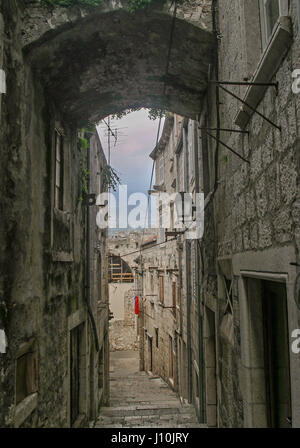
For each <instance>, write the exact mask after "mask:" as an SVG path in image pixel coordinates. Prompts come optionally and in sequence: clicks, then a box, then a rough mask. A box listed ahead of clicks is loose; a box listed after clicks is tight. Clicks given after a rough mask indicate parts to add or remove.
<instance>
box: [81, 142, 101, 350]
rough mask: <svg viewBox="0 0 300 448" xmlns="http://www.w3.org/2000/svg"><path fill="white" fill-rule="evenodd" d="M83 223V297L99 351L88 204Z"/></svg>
mask: <svg viewBox="0 0 300 448" xmlns="http://www.w3.org/2000/svg"><path fill="white" fill-rule="evenodd" d="M90 168H91V165H90V147H88V148H87V170H88V172H90ZM87 188H88V192H89V193H90V176H88V181H87ZM85 224H86V235H85V243H86V263H85V265H86V269H85V293H84V299H85V303H86V306H87V310H88V314H89V317H90V321H91V325H92V329H93V334H94V340H95V347H96V350H97V352H99V351H100V345H99V339H98V331H97V325H96V321H95V318H94V314H93V310H92V308H91V277H90V275H91V272H90V271H91V263H90V257H91V248H90V209H89V205H86V209H85Z"/></svg>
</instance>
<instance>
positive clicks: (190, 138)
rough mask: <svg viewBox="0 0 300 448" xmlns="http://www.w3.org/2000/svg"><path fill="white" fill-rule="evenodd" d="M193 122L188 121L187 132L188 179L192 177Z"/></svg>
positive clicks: (190, 179)
mask: <svg viewBox="0 0 300 448" xmlns="http://www.w3.org/2000/svg"><path fill="white" fill-rule="evenodd" d="M194 138H195V135H194V122H193V121H192V120H190V121H189V125H188V133H187V147H188V167H189V181H190V182H191V181H192V180H193V178H194Z"/></svg>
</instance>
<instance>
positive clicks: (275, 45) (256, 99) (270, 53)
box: [235, 16, 292, 129]
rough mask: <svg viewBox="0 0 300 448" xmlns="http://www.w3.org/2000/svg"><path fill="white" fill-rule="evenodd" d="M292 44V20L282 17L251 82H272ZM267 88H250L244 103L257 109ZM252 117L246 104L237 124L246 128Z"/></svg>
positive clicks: (242, 108)
mask: <svg viewBox="0 0 300 448" xmlns="http://www.w3.org/2000/svg"><path fill="white" fill-rule="evenodd" d="M291 43H292V23H291V18H290V17H289V16H281V17H280V18H279V20H278V25H277V27H276V28H275V30H274V33H273V35H272V38H271V40H270V43H269V45H268V46H267V48H266V50H265V51H264V53H263V55H262V58H261V60H260V62H259V65H258V67H257V69H256V71H255V73H254V75H253V78H252V79H251V82H258V83H259V82H261V83H268V82H271V80H272V78H273V76H274V75H275V73H276V71H277V70H278V68H279V66H280V64H281V62H282V60H283V59H284V57H285V55H286V53H287V51H288V49H289V48H290V45H291ZM267 88H268V87H261V86H249V87H248V89H247V90H246V94H245V96H244V98H243V99H244V101H245V102H247V103H248V104H249V105H250V106H252V107H253V108H256V107H257V106H258V104H259V103H260V102H261V100H262V98H263V97H264V95H265V92H266V90H267ZM252 115H253V111H251V109H249V108H248V107H247V106H246V105H245V104H244V105H242V107H241V109H240V111H239V112H238V114H237V116H236V118H235V124H236V125H237V126H239V127H240V128H242V129H243V128H245V126H246V125H247V124H248V122H249V120H250V118H251V117H252Z"/></svg>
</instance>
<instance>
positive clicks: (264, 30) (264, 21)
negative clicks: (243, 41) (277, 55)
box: [259, 0, 288, 51]
mask: <svg viewBox="0 0 300 448" xmlns="http://www.w3.org/2000/svg"><path fill="white" fill-rule="evenodd" d="M270 1H272V2H274V1H277V2H278V17H277V18H276V21H275V22H274V25H273V28H272V29H270V28H269V26H270V24H269V21H268V16H269V15H268V3H269V2H270ZM285 1H288V0H285ZM259 11H260V27H261V44H262V50H263V51H264V50H265V49H266V48H267V46H268V44H269V42H270V40H271V38H272V35H273V32H274V30H275V28H276V26H277V24H278V20H279V18H280V17H281V16H282V15H283V12H284V8H283V5H282V1H281V0H259Z"/></svg>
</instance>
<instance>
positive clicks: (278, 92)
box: [143, 0, 300, 427]
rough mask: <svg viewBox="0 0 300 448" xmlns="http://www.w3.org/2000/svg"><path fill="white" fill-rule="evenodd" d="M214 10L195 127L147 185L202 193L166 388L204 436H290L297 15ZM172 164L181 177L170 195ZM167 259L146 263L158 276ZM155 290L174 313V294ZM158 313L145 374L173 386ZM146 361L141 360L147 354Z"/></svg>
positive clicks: (171, 325)
mask: <svg viewBox="0 0 300 448" xmlns="http://www.w3.org/2000/svg"><path fill="white" fill-rule="evenodd" d="M213 3H214V5H215V6H216V5H217V7H218V10H217V11H216V10H215V14H214V17H213V24H214V28H215V31H216V32H217V34H218V38H219V40H218V58H217V61H216V63H215V65H214V67H213V68H212V70H211V71H210V73H209V77H210V80H211V81H212V82H211V83H210V87H209V89H208V90H207V93H206V98H205V100H204V102H203V103H202V110H201V112H200V113H199V115H198V119H197V125H196V122H192V121H191V120H190V121H187V120H184V121H183V122H182V132H181V141H182V143H178V142H176V141H175V142H173V143H170V140H171V137H170V133H169V134H167V135H166V138H167V140H164V139H165V135H163V137H162V140H161V142H160V144H159V146H158V148H156V149H155V151H156V152H158V151H159V150H160V149H161V150H162V151H161V156H160V157H159V156H157V160H156V176H157V178H158V182H159V183H160V184H161V183H162V179H163V177H165V178H167V179H168V180H167V182H166V184H165V189H166V191H168V192H169V191H172V189H170V185H171V186H172V187H173V186H174V185H176V186H177V189H178V190H177V191H182V190H181V189H182V187H183V191H186V192H187V191H190V192H193V193H194V192H197V191H199V192H203V193H204V194H205V231H204V235H203V238H202V239H201V240H199V241H188V240H186V241H183V254H182V257H181V260H182V266H181V269H182V270H180V269H179V272H181V273H179V277H181V275H182V282H181V283H180V292H179V294H180V300H179V301H180V303H181V307H182V310H181V313H182V315H183V327H182V331H181V337H182V339H183V341H182V343H183V346H184V350H183V353H182V349H181V348H180V345H177V347H176V348H175V349H173V355H171V357H173V356H174V359H175V360H176V369H177V371H178V378H177V382H176V381H175V384H176V387H177V388H178V391H179V393H180V395H182V396H183V397H186V398H187V399H188V400H189V401H190V402H193V403H194V405H195V407H196V409H197V412H198V416H199V419H200V421H202V422H206V423H207V424H208V425H209V426H212V427H213V426H225V427H239V426H241V427H242V426H245V427H291V426H294V427H299V426H300V414H299V410H300V407H299V405H300V403H299V397H300V394H299V382H298V378H299V371H300V364H299V363H300V358H299V354H297V353H296V352H295V351H292V342H293V334H294V332H295V329H297V328H299V319H300V315H299V297H298V295H299V293H298V292H297V288H296V277H297V273H298V271H299V268H298V267H297V266H299V223H300V220H299V132H298V131H299V95H297V94H295V92H294V90H293V89H292V84H293V77H292V76H293V75H292V74H293V72H294V70H296V69H297V67H299V65H300V61H299V54H300V52H299V45H300V40H299V39H300V38H299V36H300V30H299V20H298V19H299V10H297V2H293V1H291V2H285V1H277V0H276V1H274V2H273V4H274V5H273V6H274V9H272V8H271V6H270V4H267V3H266V2H247V1H245V2H227V1H225V0H224V1H218V2H213ZM257 84H258V85H257ZM231 92H232V93H231ZM238 98H240V99H241V100H243V101H241V100H239V99H238ZM174 129H175V127H174ZM193 129H194V130H193ZM165 130H166V129H165ZM189 132H190V135H191V137H190V138H189ZM194 133H195V134H196V135H197V138H194ZM165 134H166V133H165ZM168 145H171V147H173V152H174V153H175V154H176V152H177V149H176V147H177V148H178V146H180V145H182V147H183V149H182V157H183V160H182V162H181V161H180V155H179V157H175V158H174V160H173V157H172V158H170V154H169V149H168ZM164 154H165V155H164ZM162 159H163V160H162ZM175 160H176V163H177V164H178V165H179V169H178V171H177V172H178V176H177V178H176V183H175V182H174V183H173V184H170V179H169V177H170V175H169V171H172V164H173V163H174V161H175ZM181 166H182V168H181ZM175 171H176V169H175ZM160 173H162V174H160ZM181 238H182V236H179V237H178V238H177V239H178V244H180V240H181ZM171 244H173V245H174V244H175V243H174V242H172V243H171ZM168 247H169V245H168V243H165V245H164V246H162V247H160V248H159V249H158V248H155V249H153V251H154V253H155V254H160V253H163V254H164V251H167V250H168V249H167V248H168ZM154 253H153V252H152V253H151V255H152V256H153V255H154ZM174 253H175V251H174ZM165 257H166V258H165ZM165 257H162V260H161V261H160V262H157V261H156V263H155V262H154V263H153V264H154V265H155V264H157V265H158V266H154V267H155V268H156V269H159V265H160V266H162V270H163V273H164V275H165V273H166V271H167V270H166V266H168V262H167V253H165ZM148 259H149V261H150V257H149V251H148V250H147V251H145V255H144V260H145V261H146V260H148ZM148 266H149V264H148ZM145 275H146V274H145ZM156 283H157V282H156ZM156 287H158V286H156ZM145 290H146V291H148V289H147V288H146V289H145ZM164 291H165V297H164V300H165V302H167V303H168V305H171V304H172V292H171V291H170V289H169V288H168V286H165V288H164ZM148 302H149V304H148ZM151 307H152V310H153V312H152V314H151V312H150V311H149V310H151ZM157 309H158V307H157V303H156V302H155V301H154V304H153V303H151V300H150V301H147V305H146V308H145V310H147V314H149V317H148V318H147V320H146V327H147V326H148V327H149V328H151V330H150V332H152V331H153V332H154V330H152V329H153V328H154V329H155V325H157V326H159V325H158V324H157V323H156V324H155V322H163V325H164V327H165V328H167V331H166V332H165V334H164V342H162V341H159V343H160V347H162V346H163V347H164V348H162V349H161V350H165V352H163V355H162V360H159V355H154V357H155V356H156V358H155V360H156V361H154V366H155V367H154V369H155V370H156V371H157V372H158V373H159V374H161V375H162V376H163V377H170V372H164V361H163V360H165V359H166V357H167V356H168V355H167V351H166V347H168V344H171V342H170V341H171V339H170V338H173V337H174V330H176V322H175V317H173V316H172V314H171V312H169V316H168V317H166V316H165V318H164V319H160V317H159V312H158V310H157ZM185 313H186V314H185ZM144 319H145V318H144ZM153 319H154V320H153ZM152 320H153V322H154V324H151V322H152ZM147 332H149V330H148V329H147ZM168 333H169V334H168ZM154 335H155V332H154ZM151 337H152V335H151ZM153 338H154V336H153ZM154 340H155V339H154ZM172 343H173V342H172ZM153 345H155V343H153ZM158 350H159V349H158ZM143 353H144V356H145V358H147V357H148V358H149V350H148V348H147V347H144V351H143ZM150 358H151V354H150ZM155 362H156V363H157V364H160V365H157V364H156V365H155ZM150 364H151V363H150ZM167 364H168V363H167ZM169 364H170V362H169ZM171 364H172V363H171ZM146 365H147V366H149V361H146ZM148 368H149V367H148ZM176 369H175V370H176ZM181 369H183V372H184V374H183V376H182V380H180V371H181Z"/></svg>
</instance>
